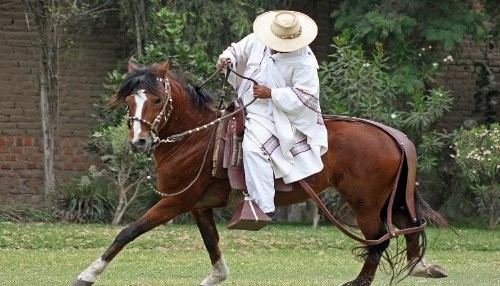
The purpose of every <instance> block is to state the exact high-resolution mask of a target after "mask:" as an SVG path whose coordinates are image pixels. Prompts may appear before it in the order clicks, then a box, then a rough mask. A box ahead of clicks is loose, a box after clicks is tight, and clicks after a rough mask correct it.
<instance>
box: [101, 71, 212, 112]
mask: <svg viewBox="0 0 500 286" xmlns="http://www.w3.org/2000/svg"><path fill="white" fill-rule="evenodd" d="M156 68H157V66H156V65H152V66H142V67H139V68H138V69H136V70H135V71H133V72H131V73H129V74H128V75H127V77H126V78H125V79H124V80H123V82H122V83H121V85H120V87H119V88H118V91H117V92H116V94H115V95H114V96H113V97H112V98H111V99H110V102H111V104H113V105H116V104H118V103H120V102H122V101H123V100H124V99H125V97H127V96H128V95H130V94H131V93H132V92H134V90H135V89H136V88H137V87H138V86H142V88H144V89H145V90H147V91H148V92H151V93H153V94H157V95H161V94H162V93H163V90H162V89H161V88H160V87H159V86H158V81H157V80H158V75H157V69H156ZM167 77H168V79H169V81H170V83H171V84H173V85H175V84H177V85H179V86H180V87H181V88H182V89H184V91H185V92H186V93H187V94H189V95H190V100H191V102H192V103H193V104H194V105H195V106H196V107H199V108H211V107H212V105H213V103H214V97H213V96H212V94H210V93H209V92H208V91H204V90H201V88H200V87H198V86H194V87H193V86H191V85H190V84H187V83H186V79H185V77H184V76H180V77H179V78H178V79H177V78H176V77H175V76H174V75H172V74H170V73H168V75H167Z"/></svg>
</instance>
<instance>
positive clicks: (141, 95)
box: [132, 90, 147, 142]
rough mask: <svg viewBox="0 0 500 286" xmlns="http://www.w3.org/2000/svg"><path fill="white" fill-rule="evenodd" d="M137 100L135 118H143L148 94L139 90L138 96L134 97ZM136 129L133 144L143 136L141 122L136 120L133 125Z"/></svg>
mask: <svg viewBox="0 0 500 286" xmlns="http://www.w3.org/2000/svg"><path fill="white" fill-rule="evenodd" d="M134 99H135V114H134V116H135V118H142V117H141V116H142V107H143V106H144V102H145V101H146V99H147V97H146V93H144V90H139V91H138V92H137V94H136V95H135V96H134ZM132 126H133V128H134V138H132V142H137V140H139V135H140V134H141V131H142V129H141V122H139V121H137V120H134V123H133V125H132Z"/></svg>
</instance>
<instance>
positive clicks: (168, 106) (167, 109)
mask: <svg viewBox="0 0 500 286" xmlns="http://www.w3.org/2000/svg"><path fill="white" fill-rule="evenodd" d="M218 72H219V70H217V71H216V72H215V73H214V74H213V75H212V76H210V78H212V77H213V76H214V75H215V74H216V73H218ZM230 72H233V73H234V74H235V75H237V76H239V77H241V78H244V79H247V80H250V81H252V82H253V83H254V84H258V83H257V82H256V81H255V80H254V79H252V78H248V77H245V76H243V75H240V74H239V73H237V72H235V71H234V70H232V69H231V68H229V67H228V68H227V73H226V81H227V77H228V75H229V73H230ZM157 80H158V81H159V82H162V83H164V87H165V88H164V93H165V97H166V99H165V103H164V104H163V107H162V110H161V111H160V113H158V115H157V116H156V118H155V119H154V120H153V122H149V121H147V120H145V119H142V118H139V117H137V116H130V113H129V112H128V107H127V114H128V115H127V123H128V124H129V127H130V125H131V124H132V123H133V122H134V121H138V122H140V123H144V124H146V125H148V126H149V127H150V131H149V132H150V134H151V137H152V142H153V144H152V146H151V151H150V154H149V155H151V154H152V153H153V151H154V149H155V148H156V147H157V146H158V145H160V144H161V143H173V142H177V141H180V140H182V139H183V138H184V136H186V135H190V134H193V133H195V132H198V131H201V130H205V129H207V128H208V127H212V126H215V125H216V124H218V123H220V122H221V121H223V120H225V119H227V118H229V117H233V116H234V115H235V114H236V113H238V112H240V111H242V110H244V109H245V108H246V107H247V106H249V105H250V104H252V103H253V102H254V101H255V100H256V99H257V98H254V99H253V100H252V101H250V102H249V103H247V104H245V105H244V106H241V107H239V108H237V109H236V110H234V111H233V112H231V113H229V114H226V115H224V116H221V117H219V118H216V119H215V120H213V121H211V122H209V123H207V124H205V125H202V126H199V127H196V128H194V129H191V130H187V131H184V132H182V133H179V134H174V135H171V136H168V137H167V138H165V139H161V138H160V137H159V135H158V131H159V130H160V129H161V128H162V127H163V126H165V124H166V123H167V121H168V119H169V118H170V115H171V113H172V110H173V109H174V108H173V104H172V92H171V87H170V82H169V81H168V78H166V77H165V78H164V79H163V78H157ZM226 81H224V86H223V90H224V89H225V82H226ZM205 83H206V81H205V82H204V83H203V84H205ZM140 93H145V90H144V89H141V90H138V91H137V92H135V93H132V94H131V95H132V96H135V95H138V94H140ZM222 101H223V98H221V103H222ZM162 118H163V119H164V122H163V125H162V126H159V124H160V122H161V120H162ZM215 133H216V128H213V129H212V133H211V136H210V140H209V141H208V142H209V143H208V145H207V148H206V150H205V154H204V156H203V161H202V163H201V165H200V168H199V170H198V172H197V174H196V176H195V177H194V179H193V180H192V181H191V183H190V184H189V185H188V186H186V187H185V188H184V189H182V190H180V191H178V192H176V193H162V192H160V191H158V190H157V189H154V192H155V193H156V194H158V195H160V196H161V197H162V198H168V197H173V196H176V195H179V194H182V193H184V192H185V191H187V190H188V189H189V188H190V187H191V186H192V185H193V184H194V183H195V182H196V180H197V179H198V178H199V176H200V175H201V172H202V170H203V166H204V165H205V162H206V158H207V156H208V152H209V150H210V144H211V142H212V141H213V140H214V136H215ZM148 179H151V176H150V175H148Z"/></svg>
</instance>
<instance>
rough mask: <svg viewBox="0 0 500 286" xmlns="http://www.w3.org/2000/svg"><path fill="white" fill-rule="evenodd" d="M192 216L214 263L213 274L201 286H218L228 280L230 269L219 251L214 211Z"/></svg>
mask: <svg viewBox="0 0 500 286" xmlns="http://www.w3.org/2000/svg"><path fill="white" fill-rule="evenodd" d="M192 214H193V216H194V218H195V220H196V224H197V225H198V229H199V230H200V234H201V237H202V238H203V242H204V243H205V247H206V249H207V251H208V254H209V256H210V261H211V262H212V274H210V275H209V276H208V277H207V278H205V279H204V280H203V281H202V282H201V283H200V285H203V286H212V285H217V284H219V283H220V282H222V281H224V280H226V279H227V276H228V274H229V269H228V267H227V265H226V262H225V261H224V258H223V257H222V253H221V251H220V249H219V233H218V232H217V227H216V225H215V220H214V212H213V210H212V209H205V210H194V211H192Z"/></svg>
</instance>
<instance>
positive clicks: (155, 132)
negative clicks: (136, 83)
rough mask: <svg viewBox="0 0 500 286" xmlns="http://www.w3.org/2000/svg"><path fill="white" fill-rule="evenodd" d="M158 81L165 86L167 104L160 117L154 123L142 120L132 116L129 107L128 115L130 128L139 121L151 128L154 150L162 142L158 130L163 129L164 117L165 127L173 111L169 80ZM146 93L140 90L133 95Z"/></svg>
mask: <svg viewBox="0 0 500 286" xmlns="http://www.w3.org/2000/svg"><path fill="white" fill-rule="evenodd" d="M157 80H158V81H159V82H161V83H163V84H164V95H165V103H164V104H163V107H162V109H161V111H160V113H158V115H157V116H156V118H155V119H154V120H153V122H149V121H147V120H145V119H142V118H139V117H137V116H130V112H128V107H127V114H128V117H127V123H128V124H129V126H130V125H132V123H133V122H134V121H138V122H140V123H144V124H146V125H148V126H149V132H150V134H151V138H152V142H153V149H154V148H155V147H157V146H158V144H160V141H161V140H160V137H159V136H158V130H159V129H161V127H159V124H160V122H161V119H162V117H163V118H164V119H165V121H164V122H163V125H162V127H163V126H164V125H165V124H166V123H167V121H168V118H169V117H170V114H171V113H172V110H173V106H172V94H171V88H170V82H169V81H168V79H167V78H164V79H163V78H157ZM145 92H146V90H144V89H140V90H138V91H136V92H134V93H132V94H131V95H132V96H135V95H139V94H141V93H145ZM165 112H166V114H165Z"/></svg>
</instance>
